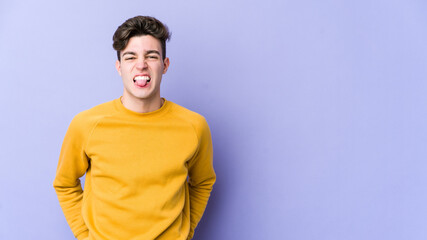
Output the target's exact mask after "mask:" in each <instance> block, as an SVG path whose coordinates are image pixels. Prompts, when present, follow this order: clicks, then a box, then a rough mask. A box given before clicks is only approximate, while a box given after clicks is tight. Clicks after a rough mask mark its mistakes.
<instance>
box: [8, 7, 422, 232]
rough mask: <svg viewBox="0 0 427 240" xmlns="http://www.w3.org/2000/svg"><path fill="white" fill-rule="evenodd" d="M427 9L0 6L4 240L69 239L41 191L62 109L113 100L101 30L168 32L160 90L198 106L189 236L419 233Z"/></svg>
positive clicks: (106, 38) (107, 33) (106, 37)
mask: <svg viewBox="0 0 427 240" xmlns="http://www.w3.org/2000/svg"><path fill="white" fill-rule="evenodd" d="M426 13H427V3H426V2H425V1H421V0H420V1H415V0H409V1H408V0H396V1H385V0H381V1H380V0H378V1H371V0H369V1H368V0H363V1H332V0H328V1H316V0H303V1H279V0H278V1H268V0H264V1H225V0H221V1H209V2H208V1H205V2H203V3H202V2H201V1H195V0H191V1H157V2H155V1H150V2H148V1H110V2H108V1H100V0H98V1H53V0H52V1H29V0H27V1H1V2H0V63H1V67H0V76H1V81H2V82H1V95H0V101H1V102H2V104H1V105H0V108H1V109H0V111H1V116H2V117H1V118H0V128H1V129H0V130H1V138H0V139H1V142H0V143H1V144H0V146H1V153H0V154H1V156H0V159H1V168H0V174H1V179H2V181H1V182H0V239H47V240H49V239H55V240H56V239H65V240H67V239H70V240H71V239H74V238H73V236H72V233H71V231H70V229H69V227H68V225H67V224H66V221H65V218H64V216H63V213H62V211H61V209H60V207H59V203H58V201H57V198H56V194H55V192H54V189H53V187H52V182H53V179H54V175H55V170H56V165H57V161H58V155H59V151H60V147H61V144H62V140H63V137H64V134H65V132H66V130H67V127H68V124H69V123H70V121H71V119H72V117H73V116H74V115H75V114H77V113H78V112H80V111H82V110H85V109H88V108H90V107H93V106H95V105H97V104H100V103H103V102H106V101H109V100H112V99H115V98H118V97H119V96H120V95H121V93H122V83H121V79H120V77H119V76H118V74H117V73H116V70H115V68H114V62H115V60H116V53H115V52H114V51H113V49H112V47H111V44H112V40H111V38H112V35H113V33H114V31H115V30H116V28H117V26H118V25H120V24H121V23H122V22H123V21H125V20H126V19H127V18H130V17H133V16H135V15H152V16H155V17H157V18H159V19H160V20H161V21H163V22H165V23H166V24H167V25H168V26H169V28H170V29H171V31H172V40H171V41H170V42H169V44H168V55H169V57H170V59H171V67H170V69H169V71H168V73H167V74H166V75H165V76H164V79H163V86H162V96H164V97H166V98H167V99H169V100H172V101H174V102H176V103H178V104H181V105H183V106H185V107H187V108H189V109H192V110H194V111H197V112H199V113H201V114H203V115H204V116H205V117H206V118H207V120H208V122H209V124H210V127H211V130H212V133H213V141H214V148H215V169H216V172H217V176H218V181H217V184H216V185H215V189H214V192H213V194H212V197H211V199H210V202H209V205H208V208H207V211H206V213H205V216H204V218H203V219H202V221H201V223H200V225H199V227H198V228H197V229H196V236H195V239H199V240H200V239H203V240H218V239H227V240H228V239H230V240H234V239H296V240H306V239H307V240H311V239H322V240H323V239H324V240H330V239H346V240H352V239H355V240H360V239H369V240H370V239H388V240H395V239H396V240H397V239H399V240H400V239H411V240H415V239H420V240H421V239H423V240H424V239H427V173H426V170H427V158H426V157H427V145H426V144H427V121H426V118H427V113H426V107H427V94H426V90H427V81H426V80H427V44H426V43H427V14H426Z"/></svg>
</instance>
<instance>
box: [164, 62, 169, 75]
mask: <svg viewBox="0 0 427 240" xmlns="http://www.w3.org/2000/svg"><path fill="white" fill-rule="evenodd" d="M169 64H170V62H169V58H165V60H163V74H165V73H166V72H167V71H168V68H169Z"/></svg>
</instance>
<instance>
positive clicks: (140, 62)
mask: <svg viewBox="0 0 427 240" xmlns="http://www.w3.org/2000/svg"><path fill="white" fill-rule="evenodd" d="M136 68H138V69H145V68H147V61H146V59H145V58H141V59H138V62H137V63H136Z"/></svg>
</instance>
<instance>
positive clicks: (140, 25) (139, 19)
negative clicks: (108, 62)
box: [113, 16, 171, 61]
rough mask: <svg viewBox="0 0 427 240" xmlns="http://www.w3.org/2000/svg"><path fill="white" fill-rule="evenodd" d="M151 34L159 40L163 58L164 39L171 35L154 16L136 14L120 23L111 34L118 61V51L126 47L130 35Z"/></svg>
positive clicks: (164, 49)
mask: <svg viewBox="0 0 427 240" xmlns="http://www.w3.org/2000/svg"><path fill="white" fill-rule="evenodd" d="M144 35H151V36H153V37H155V38H157V39H158V40H159V41H160V44H161V46H162V57H163V60H164V59H165V57H166V41H168V40H169V39H170V37H171V34H170V33H169V29H168V27H167V26H166V25H164V24H163V23H162V22H160V21H159V20H157V19H156V18H154V17H149V16H136V17H133V18H129V19H128V20H126V21H125V22H124V23H123V24H122V25H120V26H119V27H118V28H117V30H116V32H115V33H114V35H113V48H114V50H116V51H117V58H118V59H119V61H120V51H121V50H123V49H125V48H126V45H127V44H128V42H129V39H130V38H131V37H135V36H144Z"/></svg>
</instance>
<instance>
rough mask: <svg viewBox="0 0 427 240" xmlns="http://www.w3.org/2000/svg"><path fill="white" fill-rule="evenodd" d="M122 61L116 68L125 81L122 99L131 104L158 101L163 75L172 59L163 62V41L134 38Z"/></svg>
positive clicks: (122, 53) (124, 51)
mask: <svg viewBox="0 0 427 240" xmlns="http://www.w3.org/2000/svg"><path fill="white" fill-rule="evenodd" d="M120 57H121V61H118V60H117V62H116V68H117V71H118V72H119V75H120V76H121V77H122V80H123V86H124V92H123V97H124V98H127V99H128V100H130V101H138V100H148V101H149V102H150V101H152V100H154V99H156V98H157V99H159V98H160V82H161V80H162V75H163V74H165V73H166V71H167V70H168V67H169V59H168V58H165V60H162V47H161V44H160V41H159V40H158V39H156V38H154V37H153V36H151V35H145V36H136V37H132V38H130V39H129V42H128V44H127V46H126V48H125V49H123V50H122V51H120Z"/></svg>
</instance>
